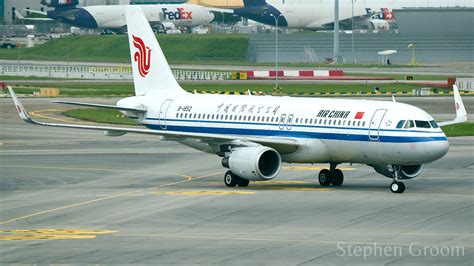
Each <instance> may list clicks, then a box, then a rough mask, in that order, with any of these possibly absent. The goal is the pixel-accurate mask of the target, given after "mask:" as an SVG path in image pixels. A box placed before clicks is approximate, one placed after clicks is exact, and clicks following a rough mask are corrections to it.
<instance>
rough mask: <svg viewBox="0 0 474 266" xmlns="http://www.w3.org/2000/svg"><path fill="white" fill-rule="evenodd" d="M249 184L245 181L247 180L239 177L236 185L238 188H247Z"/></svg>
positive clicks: (248, 181)
mask: <svg viewBox="0 0 474 266" xmlns="http://www.w3.org/2000/svg"><path fill="white" fill-rule="evenodd" d="M249 183H250V180H247V179H245V178H242V177H239V179H238V181H237V185H239V187H248V186H249Z"/></svg>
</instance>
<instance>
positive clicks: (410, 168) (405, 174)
mask: <svg viewBox="0 0 474 266" xmlns="http://www.w3.org/2000/svg"><path fill="white" fill-rule="evenodd" d="M372 167H373V168H374V170H375V172H377V173H379V174H381V175H384V176H386V177H388V178H393V170H391V169H390V168H389V166H388V165H373V166H372ZM421 171H423V165H422V164H419V165H402V166H401V169H400V179H412V178H415V177H417V176H419V175H420V174H421Z"/></svg>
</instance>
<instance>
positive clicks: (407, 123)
mask: <svg viewBox="0 0 474 266" xmlns="http://www.w3.org/2000/svg"><path fill="white" fill-rule="evenodd" d="M414 127H415V123H413V120H407V122H406V124H405V126H404V127H403V128H414Z"/></svg>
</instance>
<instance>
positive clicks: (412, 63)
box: [408, 43, 416, 66]
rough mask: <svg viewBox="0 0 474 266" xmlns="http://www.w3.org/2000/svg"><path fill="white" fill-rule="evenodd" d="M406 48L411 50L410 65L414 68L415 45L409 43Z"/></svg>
mask: <svg viewBox="0 0 474 266" xmlns="http://www.w3.org/2000/svg"><path fill="white" fill-rule="evenodd" d="M408 48H411V63H410V65H412V66H414V65H416V60H415V44H414V43H410V44H409V45H408Z"/></svg>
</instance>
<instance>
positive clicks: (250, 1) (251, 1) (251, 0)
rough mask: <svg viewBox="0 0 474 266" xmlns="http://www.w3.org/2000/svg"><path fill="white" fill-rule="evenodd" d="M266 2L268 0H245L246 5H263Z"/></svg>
mask: <svg viewBox="0 0 474 266" xmlns="http://www.w3.org/2000/svg"><path fill="white" fill-rule="evenodd" d="M266 4H267V2H266V0H244V7H251V6H263V5H266Z"/></svg>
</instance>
